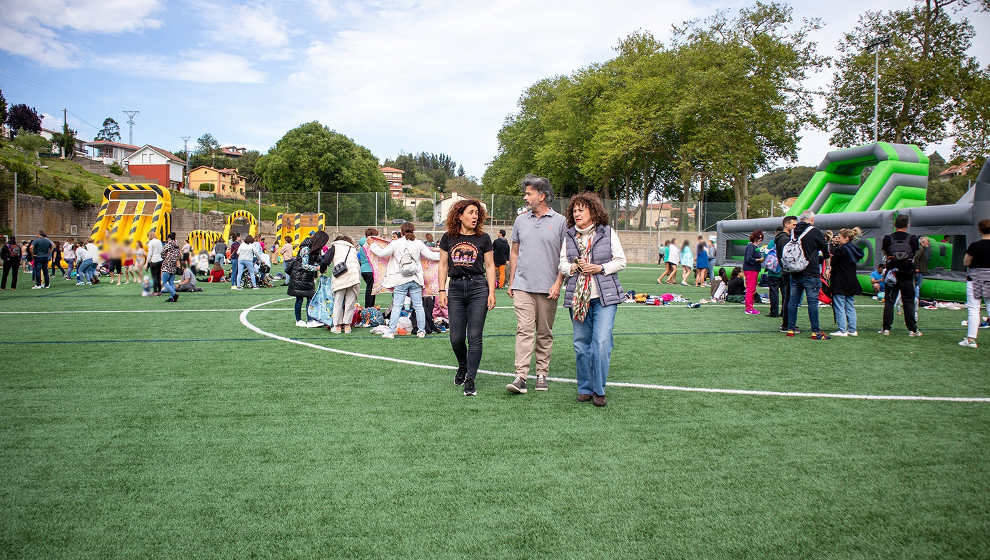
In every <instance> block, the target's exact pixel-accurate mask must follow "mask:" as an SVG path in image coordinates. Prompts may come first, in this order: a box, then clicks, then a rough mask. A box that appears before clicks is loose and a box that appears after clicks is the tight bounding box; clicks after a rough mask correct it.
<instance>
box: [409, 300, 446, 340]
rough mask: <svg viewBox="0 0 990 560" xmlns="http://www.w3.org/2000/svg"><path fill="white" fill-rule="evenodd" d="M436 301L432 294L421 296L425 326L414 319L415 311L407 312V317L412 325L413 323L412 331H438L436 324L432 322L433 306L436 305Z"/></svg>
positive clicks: (427, 332)
mask: <svg viewBox="0 0 990 560" xmlns="http://www.w3.org/2000/svg"><path fill="white" fill-rule="evenodd" d="M436 302H437V300H436V298H435V297H433V296H430V297H425V296H424V297H423V311H424V312H425V313H424V314H425V315H426V326H425V328H424V327H423V326H421V325H420V324H419V321H417V320H416V314H415V313H410V314H409V318H410V319H412V325H413V332H414V333H415V332H419V331H420V330H422V331H423V332H425V333H426V334H430V333H435V332H440V331H438V330H437V326H436V324H435V323H434V322H433V308H434V307H435V306H436Z"/></svg>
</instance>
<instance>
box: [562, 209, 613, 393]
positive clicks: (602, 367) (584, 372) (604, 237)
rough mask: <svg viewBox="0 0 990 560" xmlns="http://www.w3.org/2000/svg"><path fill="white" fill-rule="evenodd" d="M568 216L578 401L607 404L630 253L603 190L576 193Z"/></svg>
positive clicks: (566, 254)
mask: <svg viewBox="0 0 990 560" xmlns="http://www.w3.org/2000/svg"><path fill="white" fill-rule="evenodd" d="M565 217H566V219H567V233H566V234H565V236H564V246H563V247H561V249H560V273H561V274H563V275H564V276H565V277H566V278H567V288H566V290H565V292H564V307H566V308H568V309H569V310H570V313H571V322H572V323H573V324H574V353H575V355H576V361H577V383H578V394H577V401H578V402H589V401H590V402H591V403H592V404H594V405H595V406H605V405H606V404H607V401H606V399H605V381H606V380H607V379H608V369H609V363H610V361H611V359H612V328H613V327H614V326H615V312H616V310H617V309H618V308H619V304H620V303H622V301H623V295H622V285H621V284H620V283H619V271H620V270H622V269H624V268H625V267H626V255H625V253H624V252H623V251H622V245H621V244H620V243H619V235H618V234H617V233H616V232H615V230H614V229H612V228H611V227H609V225H608V213H607V212H606V211H605V207H604V206H603V205H602V201H601V199H600V198H599V197H598V195H597V194H595V193H593V192H585V193H581V194H578V195H576V196H574V197H572V198H571V201H570V203H569V204H568V205H567V213H566V214H565Z"/></svg>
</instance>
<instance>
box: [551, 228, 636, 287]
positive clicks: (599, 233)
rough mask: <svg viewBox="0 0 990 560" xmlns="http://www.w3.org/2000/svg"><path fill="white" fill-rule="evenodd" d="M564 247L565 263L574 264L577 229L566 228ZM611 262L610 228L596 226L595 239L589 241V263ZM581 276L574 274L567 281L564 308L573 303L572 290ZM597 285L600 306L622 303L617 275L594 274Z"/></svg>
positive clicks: (578, 251) (577, 253)
mask: <svg viewBox="0 0 990 560" xmlns="http://www.w3.org/2000/svg"><path fill="white" fill-rule="evenodd" d="M564 245H565V246H566V247H567V261H568V262H574V259H576V258H577V257H578V256H579V255H580V253H581V252H580V250H578V245H577V229H576V228H573V227H571V228H568V230H567V232H566V233H565V235H564ZM610 260H612V228H610V227H609V226H598V227H596V228H595V237H594V239H592V240H591V262H592V264H601V265H604V264H605V263H607V262H609V261H610ZM580 276H581V274H575V275H574V276H571V277H570V278H568V279H567V290H566V291H565V292H564V307H571V306H572V305H573V303H574V290H575V288H576V286H577V279H578V278H579V277H580ZM593 278H594V280H595V282H597V283H598V297H599V301H600V302H601V304H602V305H616V304H619V303H622V301H623V297H622V284H620V283H619V275H618V274H595V275H594V276H593Z"/></svg>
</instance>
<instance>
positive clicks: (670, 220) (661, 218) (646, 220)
mask: <svg viewBox="0 0 990 560" xmlns="http://www.w3.org/2000/svg"><path fill="white" fill-rule="evenodd" d="M200 196H201V197H202V198H197V197H189V196H185V195H180V196H175V197H173V206H174V207H176V208H186V209H188V210H192V211H194V212H203V213H209V212H220V213H223V214H229V213H231V212H233V211H235V210H247V211H249V212H251V213H252V214H254V215H255V216H260V218H261V220H262V221H266V222H272V221H274V220H275V219H276V217H277V216H278V215H279V214H296V213H322V214H323V215H324V217H325V223H326V225H327V227H333V228H340V227H354V226H373V227H383V226H384V227H388V226H391V225H398V224H401V223H402V222H404V221H412V222H416V223H419V224H433V225H439V224H441V223H443V222H444V220H445V219H446V216H447V212H448V211H449V210H450V207H451V206H452V205H453V204H454V202H456V201H457V200H460V199H462V198H464V197H462V196H459V195H456V194H451V193H434V194H433V195H431V196H412V195H403V196H401V197H394V196H391V195H390V194H388V193H384V192H378V193H334V192H315V193H271V192H248V193H246V195H245V199H244V200H233V199H225V198H217V197H215V196H213V195H209V196H203V195H200ZM479 200H481V202H482V203H483V204H484V205H485V208H486V209H487V211H488V220H489V224H490V225H491V226H507V225H511V224H512V222H513V221H515V219H516V216H518V215H519V214H520V213H522V212H523V211H525V202H524V201H523V199H522V197H521V196H506V195H482V196H481V197H479ZM569 201H570V199H568V198H555V199H554V200H553V202H552V203H551V206H552V207H553V209H554V210H555V211H557V212H561V213H563V212H565V211H566V209H567V205H568V202H569ZM604 204H605V208H606V211H607V212H608V214H609V217H610V221H611V223H612V224H613V225H614V227H615V228H616V229H619V230H629V231H658V230H659V231H699V230H714V229H715V224H716V223H717V222H718V221H719V220H723V219H728V218H732V217H733V216H734V214H735V205H734V204H733V203H731V202H729V203H722V202H717V203H701V202H686V203H685V202H663V201H658V202H651V203H649V204H648V205H646V207H645V208H644V206H643V205H642V204H640V203H638V202H632V201H622V200H605V201H604Z"/></svg>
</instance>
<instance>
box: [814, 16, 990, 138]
mask: <svg viewBox="0 0 990 560" xmlns="http://www.w3.org/2000/svg"><path fill="white" fill-rule="evenodd" d="M953 4H955V6H952V5H953ZM959 4H960V3H959V2H958V0H924V1H922V2H918V3H916V4H915V5H914V6H911V7H908V8H905V9H901V10H894V11H889V12H874V11H871V12H866V13H865V14H863V15H862V16H860V19H859V23H858V24H857V26H856V27H855V28H854V29H853V30H852V31H850V32H848V33H846V34H845V35H844V37H843V39H842V41H840V42H839V45H838V48H839V52H840V53H841V54H840V56H839V58H838V60H837V61H836V66H837V68H836V72H835V75H834V77H833V81H832V85H831V90H830V92H829V96H828V98H827V99H828V108H827V114H828V118H829V121H830V126H831V127H832V128H833V130H834V132H833V134H832V142H833V143H834V144H836V145H839V146H849V145H854V144H860V143H865V142H870V141H872V140H873V132H874V131H873V128H874V126H873V123H874V83H873V82H874V64H875V60H874V52H875V51H874V50H871V49H869V48H868V47H869V46H870V45H875V44H877V43H878V42H882V40H883V39H886V40H887V41H888V43H887V44H888V45H889V46H886V47H880V50H879V66H880V72H879V76H880V79H879V104H878V106H879V111H878V114H879V119H878V121H879V126H878V129H879V131H878V137H879V139H880V140H887V141H892V142H897V143H913V144H918V145H920V146H925V145H926V144H929V143H932V142H939V141H941V140H942V139H944V138H945V136H946V133H947V129H946V125H947V124H948V123H951V122H952V121H953V116H954V115H955V114H956V112H955V107H956V104H957V102H958V101H959V100H960V98H961V97H962V94H963V93H964V92H966V91H967V90H970V89H971V88H972V81H973V80H974V79H975V78H976V77H977V76H979V74H980V72H979V66H978V64H977V62H976V60H975V59H974V58H973V57H971V56H969V55H968V54H967V50H968V49H969V48H970V46H971V45H972V40H973V34H974V31H973V26H972V25H970V23H969V20H968V19H967V18H966V17H963V16H961V15H959V14H958V13H956V14H954V13H953V12H952V11H951V10H950V6H952V7H953V8H955V7H958V6H959Z"/></svg>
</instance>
